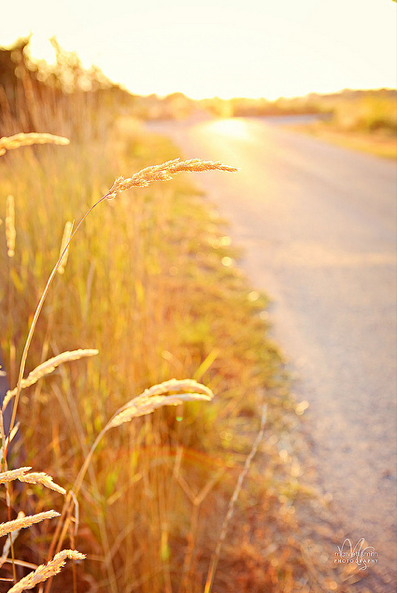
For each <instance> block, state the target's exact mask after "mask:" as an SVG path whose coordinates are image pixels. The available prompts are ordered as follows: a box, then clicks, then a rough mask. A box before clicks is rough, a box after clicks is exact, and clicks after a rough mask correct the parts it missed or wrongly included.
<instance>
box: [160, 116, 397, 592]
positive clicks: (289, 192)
mask: <svg viewBox="0 0 397 593" xmlns="http://www.w3.org/2000/svg"><path fill="white" fill-rule="evenodd" d="M150 127H151V128H152V129H153V130H154V131H157V132H160V133H163V134H165V135H168V136H169V137H171V138H172V139H173V140H174V142H175V143H176V144H177V145H179V147H180V148H181V149H182V151H183V153H184V156H185V157H186V158H193V157H200V158H203V159H206V160H207V159H208V160H221V161H222V162H224V163H226V164H228V165H233V166H236V167H240V168H241V170H240V171H239V173H237V174H233V175H232V174H216V173H209V174H207V173H205V174H200V176H199V177H197V180H196V181H197V183H198V184H199V185H201V187H203V189H204V190H205V191H206V192H207V193H208V196H209V198H210V200H211V201H213V202H215V203H216V204H217V206H218V208H219V211H220V213H221V215H222V216H224V217H226V218H227V219H228V220H229V221H230V223H231V231H230V234H231V236H232V238H233V240H234V242H235V243H237V244H238V245H240V246H242V247H243V248H244V250H245V255H244V259H243V262H242V266H243V268H244V269H245V271H246V272H247V274H248V276H249V277H250V279H251V282H252V284H253V285H254V286H255V287H257V288H259V289H263V290H264V291H266V292H267V294H268V295H270V297H271V298H272V300H273V304H272V306H271V309H270V314H271V321H272V323H273V335H274V336H275V338H276V339H277V341H278V343H279V344H280V345H281V347H282V349H283V351H284V352H285V355H286V357H287V358H288V360H289V363H290V366H291V369H292V370H293V372H294V375H295V376H296V382H295V386H294V391H295V393H296V394H297V397H298V398H299V399H300V400H302V399H305V400H307V401H308V402H309V404H310V407H309V409H308V411H307V416H308V420H309V423H310V424H311V434H312V438H313V454H314V457H315V461H316V465H317V468H318V476H319V482H320V485H321V488H322V490H323V492H325V493H328V494H330V495H332V499H333V503H332V508H333V512H334V513H335V516H336V517H337V518H338V521H340V524H341V525H342V532H343V533H344V537H346V538H350V540H351V542H352V545H353V546H354V545H355V544H356V543H357V542H358V540H359V539H360V538H365V540H366V542H367V544H368V545H370V546H373V548H374V549H375V551H376V552H377V553H378V563H377V565H376V566H371V567H369V568H368V570H371V571H373V575H372V577H371V581H372V579H374V582H373V583H372V584H371V589H372V590H374V591H379V592H381V593H386V592H387V593H389V592H391V591H395V587H396V583H397V581H396V559H397V545H396V527H397V521H396V468H397V463H396V462H397V449H396V433H397V430H396V429H397V421H396V418H397V416H396V396H397V387H396V375H397V370H396V360H397V348H396V334H397V328H396V196H397V167H396V165H395V164H394V163H392V162H389V161H386V160H381V159H379V158H377V157H373V156H371V155H366V154H361V153H356V152H353V151H349V150H345V149H342V148H339V147H336V146H332V145H329V144H326V143H324V142H321V141H320V140H317V139H314V138H311V137H309V136H304V135H300V134H297V133H294V132H290V131H288V130H287V129H286V128H285V127H283V126H280V125H276V124H274V123H269V121H267V120H264V119H261V118H255V119H235V120H218V121H217V120H207V121H202V122H197V123H173V122H161V123H156V124H151V125H150ZM342 543H343V541H341V542H340V545H342ZM366 586H368V585H366ZM353 590H354V591H360V590H361V589H360V584H358V585H357V586H354V589H352V591H353ZM362 590H364V589H362ZM367 590H368V589H367Z"/></svg>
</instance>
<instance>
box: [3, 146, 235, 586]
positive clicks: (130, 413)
mask: <svg viewBox="0 0 397 593" xmlns="http://www.w3.org/2000/svg"><path fill="white" fill-rule="evenodd" d="M44 142H54V143H58V144H65V143H66V142H63V139H59V138H58V137H52V136H51V135H48V134H44V135H43V134H33V135H32V134H30V135H24V134H20V135H17V136H14V137H10V138H2V139H1V144H0V147H1V151H2V152H0V155H1V154H4V153H5V151H6V150H8V149H10V148H17V147H18V146H23V145H26V144H34V143H44ZM209 170H220V171H229V172H232V171H236V169H235V168H233V167H227V166H225V165H222V164H221V163H213V162H207V161H201V160H200V159H193V160H190V161H179V159H175V160H172V161H167V162H165V163H163V164H162V165H156V166H150V167H146V168H145V169H143V170H141V171H139V172H138V173H136V174H135V175H133V176H132V177H130V178H128V179H124V178H123V177H119V178H118V179H116V181H115V182H114V184H113V185H112V187H111V189H110V190H109V192H107V193H106V194H105V195H104V196H103V197H102V198H100V200H98V201H97V202H95V204H94V205H93V206H92V207H91V208H89V209H88V211H87V212H86V213H85V214H84V215H83V217H82V218H81V220H80V222H79V223H78V224H77V226H76V228H75V230H74V232H72V226H71V224H69V225H68V224H67V225H66V227H65V231H64V235H63V240H62V247H61V252H60V255H59V258H58V260H57V262H56V264H55V266H54V268H53V270H52V272H51V274H50V277H49V279H48V281H47V284H46V286H45V288H44V291H43V293H42V296H41V299H40V301H39V304H38V306H37V307H36V311H35V314H34V316H33V320H32V323H31V326H30V329H29V333H28V336H27V339H26V342H25V346H24V350H23V353H22V358H21V363H20V367H19V373H18V381H17V386H16V388H15V389H13V390H10V391H8V393H7V394H6V397H5V400H4V404H3V409H5V408H6V406H7V404H8V403H9V402H10V401H11V399H12V398H13V397H14V398H15V399H14V405H13V410H12V417H11V423H10V427H9V431H8V435H5V433H4V427H3V421H1V427H2V441H3V457H2V466H3V467H4V468H5V471H4V472H3V473H2V474H0V481H2V482H3V483H5V484H6V487H7V496H6V500H7V506H8V513H9V516H10V515H11V494H10V490H9V483H10V482H12V481H13V480H15V479H18V480H19V481H21V482H24V483H27V484H35V485H43V486H45V487H47V488H50V489H52V490H55V491H56V492H58V493H61V494H64V495H65V494H66V490H65V489H64V488H62V487H60V486H58V485H57V484H55V483H54V482H53V480H52V478H51V477H50V476H49V475H48V474H46V473H44V472H33V473H28V472H29V470H30V469H31V468H18V469H17V470H11V471H9V470H8V469H7V451H8V446H9V443H10V441H11V434H12V433H13V432H14V427H15V421H16V415H17V409H18V405H19V402H20V394H21V390H22V389H24V388H27V387H30V386H32V385H34V384H35V383H37V381H39V379H41V378H43V377H44V376H46V375H48V374H50V373H52V372H53V371H54V370H55V369H56V368H57V367H58V366H59V365H61V364H62V363H64V362H68V361H71V360H78V359H80V358H82V357H85V356H92V355H94V354H97V353H98V351H97V350H92V349H90V350H83V349H80V350H77V351H73V352H63V353H61V354H60V355H58V356H55V357H53V358H51V359H49V360H47V361H46V362H44V363H42V364H40V365H39V366H38V367H36V368H35V369H34V370H33V371H32V372H31V373H30V374H29V376H28V377H27V378H26V379H24V378H23V375H24V371H25V365H26V360H27V355H28V351H29V348H30V345H31V342H32V338H33V335H34V332H35V329H36V325H37V322H38V319H39V315H40V312H41V310H42V307H43V304H44V301H45V299H46V297H47V295H48V292H49V288H50V285H51V283H52V280H53V278H54V275H55V273H56V272H57V271H59V270H62V272H63V271H64V267H65V263H66V257H67V253H68V250H69V246H70V243H71V241H72V239H73V238H74V236H75V235H76V233H77V231H78V230H79V228H80V226H81V225H82V223H83V222H84V220H85V219H86V218H87V216H88V215H89V214H90V213H91V211H92V210H93V208H94V207H95V206H96V205H98V204H99V203H101V202H102V201H104V200H105V199H113V198H115V197H116V196H117V195H118V194H119V193H120V192H122V191H126V190H128V189H130V188H132V187H146V186H148V185H149V184H150V183H152V182H154V181H167V180H170V179H171V178H172V175H175V174H177V173H182V172H192V171H195V172H199V171H209ZM6 236H7V247H8V255H9V257H12V256H13V255H14V247H15V212H14V201H13V198H12V197H11V196H10V197H9V199H8V200H7V216H6ZM212 397H213V393H212V391H211V390H210V389H208V388H207V387H204V386H203V385H201V384H199V383H197V382H196V381H194V380H190V379H185V380H176V379H172V380H168V381H166V382H163V383H161V384H158V385H155V386H153V387H151V388H150V389H146V390H145V391H144V392H143V393H142V394H141V395H140V396H138V397H136V398H133V399H132V400H130V401H129V402H127V404H125V405H123V406H122V407H121V408H119V409H118V410H117V411H116V412H115V414H114V415H113V416H112V418H111V419H110V421H109V422H108V423H107V424H106V425H105V427H104V428H103V429H102V431H101V432H100V433H99V434H98V436H97V438H96V439H95V441H94V444H93V445H92V447H91V450H90V452H89V453H88V455H87V456H86V459H85V462H84V464H83V466H82V468H81V470H80V472H79V475H78V476H77V478H76V481H75V484H74V487H73V490H71V491H70V493H69V494H68V496H67V498H66V502H65V505H64V509H63V511H62V514H61V519H60V521H59V523H58V527H57V529H56V532H55V534H54V538H53V542H52V545H51V547H50V553H49V555H50V556H51V555H52V553H53V550H54V548H56V551H57V554H56V556H55V557H54V558H53V560H49V561H48V563H47V565H41V566H39V567H38V568H37V569H36V570H35V572H33V573H31V574H30V575H28V576H27V577H25V578H23V579H22V580H20V581H19V582H18V583H16V584H15V585H14V586H13V587H12V588H11V589H10V591H13V592H14V593H15V592H16V591H22V590H24V589H30V588H33V587H34V586H35V585H36V584H38V583H41V582H44V581H46V580H47V579H49V582H48V584H47V589H46V590H47V591H48V590H49V587H50V586H51V579H52V576H54V575H55V574H57V573H58V572H59V571H60V569H61V567H62V566H63V565H64V564H65V558H66V557H69V558H71V559H82V558H84V557H85V556H84V555H83V554H80V553H78V552H75V551H71V550H61V549H60V548H61V547H62V544H63V541H64V539H65V536H66V534H67V533H68V530H69V525H70V522H71V519H72V509H73V507H75V509H76V513H77V509H78V507H77V496H78V493H79V491H80V488H81V485H82V482H83V479H84V477H85V474H86V471H87V469H88V467H89V465H90V462H91V459H92V456H93V454H94V452H95V450H96V448H97V446H98V444H99V442H100V440H101V439H102V437H103V436H104V434H105V433H106V432H107V431H108V430H110V429H111V428H114V427H118V426H120V425H122V424H124V423H126V422H130V421H131V420H132V419H133V418H137V417H140V416H144V415H147V414H151V413H152V412H153V411H154V410H155V409H157V408H160V407H163V406H168V405H173V406H177V405H180V404H182V403H183V402H186V401H203V400H204V401H210V400H211V399H212ZM0 417H1V420H2V417H3V412H2V411H0ZM56 516H59V513H56V512H55V511H46V512H43V513H37V514H35V515H31V516H24V517H19V518H18V519H15V520H10V521H8V522H7V523H4V524H2V525H1V526H0V536H1V535H5V534H9V533H11V532H13V531H14V532H15V531H19V530H20V529H22V528H26V527H30V526H31V525H33V524H36V523H38V522H41V521H43V520H44V519H48V518H53V517H56ZM74 521H75V523H76V525H77V524H78V518H77V515H76V516H75V518H74ZM103 541H104V545H105V549H106V550H108V549H109V546H108V544H107V543H106V542H107V536H106V533H105V532H103ZM9 544H10V545H9V547H10V549H11V552H12V557H13V567H14V581H15V564H14V551H13V540H12V539H10V540H9ZM108 573H109V579H110V584H111V589H112V590H116V589H114V586H115V574H114V571H113V569H112V567H111V565H110V566H109V567H108Z"/></svg>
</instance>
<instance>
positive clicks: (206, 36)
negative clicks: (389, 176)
mask: <svg viewBox="0 0 397 593" xmlns="http://www.w3.org/2000/svg"><path fill="white" fill-rule="evenodd" d="M396 11H397V5H396V4H395V3H393V2H392V0H199V1H198V2H192V1H190V0H183V1H182V0H141V1H139V2H138V1H137V0H107V1H106V2H104V1H103V0H96V1H95V2H94V1H90V0H66V1H64V0H62V1H60V0H36V1H35V0H18V1H16V2H12V3H11V2H7V3H6V5H5V6H2V7H1V10H0V45H7V44H10V43H12V42H13V41H15V39H16V38H17V37H21V36H24V35H28V34H29V33H30V32H32V33H33V36H32V50H33V54H34V55H36V56H37V57H45V58H46V59H47V60H50V59H51V55H52V54H51V46H50V44H49V42H48V39H49V37H51V36H52V35H56V37H57V39H58V41H59V42H60V44H61V45H62V46H63V47H64V48H65V49H66V50H68V51H72V50H74V51H76V52H77V53H78V54H79V55H80V57H81V59H82V61H83V63H84V64H85V65H86V66H89V65H90V64H91V63H95V64H96V65H98V66H99V67H100V68H101V69H102V70H103V71H104V73H105V74H106V75H107V76H108V77H109V78H111V79H112V80H114V81H115V82H119V83H121V84H123V85H124V86H126V87H127V88H128V89H129V90H131V91H132V92H135V93H140V94H149V93H153V92H155V93H158V94H160V95H163V94H168V93H171V92H174V91H182V92H184V93H186V94H187V95H189V96H192V97H194V98H202V97H212V96H215V95H218V96H220V97H224V98H228V97H231V96H251V97H260V96H265V97H268V98H270V99H274V98H276V97H278V96H282V95H283V96H294V95H295V96H296V95H302V94H306V93H308V92H311V91H316V92H330V91H337V90H341V89H343V88H347V87H349V88H379V87H384V86H386V87H393V88H395V87H396V86H397V80H396V76H397V75H396V72H397V58H396V55H397V41H396V38H397V25H396Z"/></svg>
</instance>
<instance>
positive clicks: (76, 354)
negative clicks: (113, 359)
mask: <svg viewBox="0 0 397 593" xmlns="http://www.w3.org/2000/svg"><path fill="white" fill-rule="evenodd" d="M96 354H98V350H95V349H94V348H87V349H84V350H82V349H80V350H72V351H70V352H69V351H67V352H62V354H58V355H57V356H54V357H53V358H49V359H48V360H46V361H45V362H43V363H42V364H40V365H39V366H37V367H36V368H35V369H33V371H32V372H31V373H29V375H28V376H27V377H26V379H22V382H21V389H26V387H30V386H31V385H34V384H35V383H37V381H38V380H39V379H42V378H43V377H45V376H46V375H49V374H50V373H52V372H53V371H54V370H55V369H56V368H57V367H58V366H59V365H60V364H63V363H64V362H70V361H72V360H79V359H80V358H84V357H86V356H95V355H96ZM16 393H17V388H15V389H12V390H9V391H7V393H6V396H5V398H4V401H3V411H4V410H5V409H6V407H7V404H8V403H9V401H10V400H11V399H12V398H13V397H14V396H15V395H16Z"/></svg>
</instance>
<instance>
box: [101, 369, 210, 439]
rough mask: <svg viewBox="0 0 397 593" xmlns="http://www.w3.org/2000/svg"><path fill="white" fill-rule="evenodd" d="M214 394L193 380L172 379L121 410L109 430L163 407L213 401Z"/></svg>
mask: <svg viewBox="0 0 397 593" xmlns="http://www.w3.org/2000/svg"><path fill="white" fill-rule="evenodd" d="M213 397H214V394H213V393H212V391H211V390H210V389H208V387H205V386H204V385H201V383H197V381H194V380H193V379H183V380H179V381H178V380H176V379H171V380H169V381H165V382H164V383H160V384H159V385H154V386H153V387H150V388H149V389H146V390H145V391H144V392H143V393H142V394H141V395H138V397H135V398H134V399H132V400H130V401H129V402H128V403H126V404H125V405H124V406H123V407H122V408H120V409H119V410H118V411H117V412H116V414H115V415H114V417H113V418H112V419H111V420H110V422H109V425H108V428H112V427H115V426H120V425H121V424H124V423H125V422H129V421H130V420H132V419H133V418H136V417H138V416H144V415H146V414H151V413H152V412H153V411H154V410H155V409H157V408H160V407H161V406H176V405H178V404H181V403H183V402H184V401H211V399H212V398H213Z"/></svg>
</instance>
